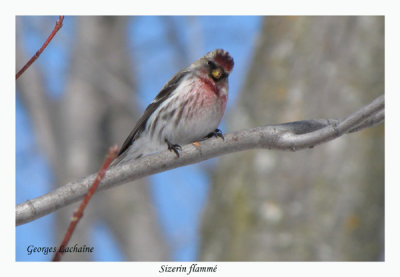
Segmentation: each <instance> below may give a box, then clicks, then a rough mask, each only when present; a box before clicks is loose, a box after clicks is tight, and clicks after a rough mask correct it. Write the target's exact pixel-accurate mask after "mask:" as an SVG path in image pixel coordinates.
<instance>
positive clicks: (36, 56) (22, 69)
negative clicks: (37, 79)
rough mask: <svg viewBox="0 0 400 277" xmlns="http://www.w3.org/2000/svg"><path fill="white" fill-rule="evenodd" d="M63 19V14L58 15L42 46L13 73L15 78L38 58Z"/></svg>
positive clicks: (59, 27) (60, 25)
mask: <svg viewBox="0 0 400 277" xmlns="http://www.w3.org/2000/svg"><path fill="white" fill-rule="evenodd" d="M63 21H64V16H63V15H61V16H59V17H58V20H57V22H56V26H54V29H53V31H52V32H51V34H50V36H49V37H48V38H47V40H46V41H45V42H44V43H43V45H42V47H41V48H40V49H39V50H38V51H36V54H35V55H33V57H32V58H31V59H30V60H29V61H28V62H27V63H26V64H25V65H24V67H22V68H21V69H20V71H18V73H17V74H16V75H15V80H17V79H18V78H19V76H21V75H22V73H24V72H25V70H27V69H28V67H29V66H31V64H32V63H33V62H34V61H36V59H37V58H39V56H40V54H42V52H43V50H44V49H45V48H46V47H47V45H48V44H49V43H50V41H51V40H52V39H53V37H54V36H55V35H56V33H57V32H58V30H60V29H61V27H62V25H63V24H62V23H63Z"/></svg>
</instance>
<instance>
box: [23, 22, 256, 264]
mask: <svg viewBox="0 0 400 277" xmlns="http://www.w3.org/2000/svg"><path fill="white" fill-rule="evenodd" d="M75 19H76V18H74V17H66V18H65V20H64V26H63V28H62V29H61V30H60V32H62V33H63V34H62V35H64V36H68V38H69V39H70V40H71V45H73V41H74V35H75ZM170 19H171V20H172V21H173V23H174V24H175V25H176V26H177V30H178V36H179V38H180V40H181V41H182V43H183V46H184V48H183V49H185V50H184V53H182V56H183V58H182V61H186V60H189V61H190V62H193V61H195V60H197V59H198V58H199V57H201V56H202V55H204V54H205V53H206V52H208V51H210V50H213V49H216V48H223V49H225V50H228V51H229V52H230V53H231V55H232V56H233V57H234V59H235V68H234V70H233V72H232V74H231V76H230V96H229V97H230V98H229V102H228V106H227V109H230V108H232V107H233V105H234V103H235V100H236V99H237V95H238V93H239V91H240V88H241V86H242V84H243V81H244V78H245V77H246V72H247V68H248V66H249V63H250V61H251V55H252V52H253V48H254V44H255V41H256V38H257V34H258V32H259V30H260V27H261V18H260V17H254V16H202V17H196V18H193V17H192V18H190V17H181V16H180V17H172V18H170ZM24 20H29V21H30V23H31V24H25V27H24V29H23V30H22V36H23V37H24V41H25V45H22V47H24V49H25V52H26V53H29V55H33V54H34V53H35V52H36V51H37V49H39V48H40V46H41V44H42V43H43V42H44V40H45V38H46V37H47V36H48V34H43V33H40V32H38V31H37V29H36V28H35V22H36V23H38V22H40V21H43V20H47V22H48V24H49V26H51V28H52V27H53V26H54V24H55V21H56V20H57V17H45V18H43V17H29V18H24ZM163 20H164V19H162V18H160V17H156V16H140V17H135V18H133V20H131V23H130V25H129V28H128V34H127V36H128V44H129V49H131V50H132V53H133V54H134V59H135V61H136V63H138V64H141V65H142V66H140V67H138V68H135V70H136V73H137V76H136V78H137V81H138V90H139V101H140V104H141V107H142V109H143V110H144V109H145V107H146V106H147V105H148V104H149V103H150V102H151V101H152V99H153V98H154V96H155V95H156V94H157V93H158V91H159V90H160V88H161V87H162V86H163V84H164V83H165V82H167V81H168V80H169V79H170V78H171V77H172V76H173V75H174V74H175V73H176V72H177V71H179V70H180V69H182V64H181V63H182V62H181V61H176V59H175V58H174V57H176V55H175V54H174V49H172V47H171V45H170V44H169V43H168V41H167V40H166V39H165V37H166V35H165V33H166V30H165V25H164V21H163ZM132 22H134V24H133V23H132ZM32 23H33V24H32ZM60 32H59V34H57V36H59V35H60ZM149 45H150V47H149ZM69 46H70V45H62V44H60V43H57V42H52V43H51V44H50V45H49V46H48V48H47V49H46V50H45V51H44V53H43V54H42V55H41V56H40V58H39V59H38V60H37V65H36V66H40V67H41V68H42V69H43V71H44V73H45V74H44V75H45V76H44V78H45V79H44V81H45V84H46V88H47V89H48V90H49V92H50V95H49V97H54V98H56V99H57V98H58V97H59V96H60V95H62V92H63V90H64V86H65V82H66V79H65V76H67V74H65V73H66V70H67V69H68V61H69V57H70V54H71V53H70V51H69V49H71V47H69ZM149 57H152V58H150V59H149ZM145 59H146V60H145ZM160 64H162V65H163V66H162V67H160V66H159V65H160ZM187 65H188V64H183V66H187ZM28 70H29V69H28ZM150 74H151V76H150ZM154 80H156V81H154ZM221 129H222V130H223V131H227V130H225V128H224V122H222V124H221ZM216 162H218V161H217V160H216V159H213V160H210V161H206V162H203V163H200V164H197V165H191V166H186V167H183V168H178V169H175V170H171V171H168V172H163V173H159V174H156V175H153V176H151V177H150V181H151V191H152V197H153V200H154V205H155V206H156V209H157V212H158V215H159V218H160V221H161V226H162V231H163V232H164V237H165V238H166V239H167V240H168V244H169V246H170V247H171V249H172V257H171V258H172V259H173V260H175V261H190V260H196V258H197V252H198V246H199V226H200V225H199V224H200V218H201V213H202V211H203V209H204V205H205V204H206V202H207V197H208V191H209V186H210V180H209V177H208V175H207V172H206V171H207V169H210V168H211V166H212V165H213V164H215V163H216ZM28 179H29V180H30V182H29V184H28V183H26V182H25V181H24V180H28ZM51 182H52V173H51V172H50V170H49V166H48V165H47V163H46V159H45V157H43V156H41V152H40V151H39V149H38V143H37V141H35V133H34V130H33V129H32V125H31V121H30V118H29V114H28V113H27V111H26V110H25V108H24V107H23V105H22V103H21V101H20V99H19V98H18V92H16V203H21V202H24V201H26V200H27V199H32V198H34V197H37V196H40V195H42V194H44V193H46V192H48V191H49V190H50V184H51ZM183 196H184V197H183ZM89 205H90V204H89ZM83 220H84V219H83ZM53 224H54V216H53V215H48V216H46V217H43V218H41V219H39V220H36V221H34V222H31V223H29V224H25V225H22V226H18V227H17V228H16V260H17V261H39V260H43V261H47V260H50V259H51V255H47V256H46V255H28V253H27V251H26V248H27V247H28V246H29V245H31V244H32V245H36V246H40V245H43V246H55V245H58V244H59V242H56V241H54V234H52V232H51V230H53V228H52V226H53ZM91 237H92V240H93V241H92V242H88V244H93V245H96V254H95V256H94V257H93V259H94V260H101V261H117V260H124V257H123V255H122V253H121V251H120V250H119V247H118V245H117V243H116V240H115V238H113V235H112V234H111V232H110V231H109V230H108V228H107V226H106V225H105V224H104V223H102V222H98V223H97V224H95V226H94V227H93V235H92V236H91ZM103 250H104V251H103Z"/></svg>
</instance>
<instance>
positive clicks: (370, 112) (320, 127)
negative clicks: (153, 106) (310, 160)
mask: <svg viewBox="0 0 400 277" xmlns="http://www.w3.org/2000/svg"><path fill="white" fill-rule="evenodd" d="M384 105H385V104H384V96H383V95H381V96H379V97H378V98H376V99H375V100H374V101H372V102H371V103H370V104H369V105H367V106H365V107H363V108H361V109H360V110H358V111H356V112H354V113H353V114H351V115H350V116H348V117H346V118H345V119H343V120H341V121H339V120H331V119H314V120H305V121H296V122H290V123H285V124H279V125H269V126H264V127H257V128H253V129H247V130H243V131H238V132H233V133H229V134H226V135H225V140H221V139H219V138H213V139H208V140H205V141H202V142H201V143H200V146H198V144H188V145H185V146H183V147H182V152H181V153H180V154H181V155H180V157H179V158H176V155H175V154H174V153H171V152H170V151H163V152H160V153H156V154H154V155H150V156H146V157H143V158H141V159H139V160H134V161H132V162H129V163H126V164H121V165H119V166H116V167H113V168H110V169H109V170H108V171H107V173H106V176H105V178H104V179H103V181H102V183H101V184H100V186H99V190H100V189H101V190H103V189H107V188H110V187H113V186H116V185H120V184H123V183H126V182H129V181H134V180H137V179H139V178H143V177H146V176H149V175H152V174H155V173H159V172H162V171H166V170H169V169H173V168H177V167H180V166H185V165H189V164H194V163H198V162H201V161H204V160H207V159H211V158H214V157H217V156H220V155H224V154H228V153H234V152H238V151H243V150H247V149H255V148H267V149H280V150H291V151H296V150H301V149H304V148H311V147H314V146H315V145H318V144H321V143H323V142H327V141H330V140H333V139H335V138H337V137H340V136H341V135H343V134H346V133H348V132H350V131H355V130H361V129H363V128H366V127H368V126H372V125H375V124H377V123H378V122H382V120H383V117H384ZM368 124H370V125H368ZM95 178H96V175H95V174H93V175H90V176H88V177H86V178H83V179H81V180H79V181H75V182H71V183H68V184H66V185H65V186H62V187H60V188H58V189H56V190H54V191H52V192H49V193H47V194H45V195H43V196H40V197H38V198H35V199H33V200H28V201H26V202H25V203H22V204H19V205H17V207H16V224H17V225H21V224H24V223H27V222H30V221H33V220H35V219H36V218H39V217H42V216H44V215H46V214H49V213H51V212H53V211H55V210H57V209H59V208H62V207H64V206H66V205H68V204H71V203H73V202H75V201H77V200H79V199H80V198H82V197H83V195H85V193H86V192H87V190H88V188H89V186H90V185H91V184H92V183H93V181H94V179H95Z"/></svg>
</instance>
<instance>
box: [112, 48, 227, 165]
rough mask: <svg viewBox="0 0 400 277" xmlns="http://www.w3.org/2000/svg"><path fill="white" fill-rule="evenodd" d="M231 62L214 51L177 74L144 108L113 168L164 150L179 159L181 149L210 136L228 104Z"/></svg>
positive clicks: (215, 134)
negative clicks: (172, 152) (172, 153)
mask: <svg viewBox="0 0 400 277" xmlns="http://www.w3.org/2000/svg"><path fill="white" fill-rule="evenodd" d="M232 68H233V59H232V57H231V56H230V55H229V53H228V52H226V51H224V50H222V49H217V50H214V51H211V52H209V53H207V54H206V55H205V56H204V57H202V58H201V59H199V60H198V61H196V62H194V63H193V64H191V65H190V66H188V67H187V68H185V69H183V70H182V71H180V72H178V73H177V74H176V75H175V76H174V77H172V79H171V80H169V81H168V83H167V84H166V85H165V86H164V87H163V88H162V89H161V91H160V93H159V94H158V95H157V96H156V98H155V99H154V100H153V102H151V104H150V105H149V106H148V107H147V108H146V110H145V111H144V113H143V115H142V116H141V117H140V118H139V120H138V122H137V123H136V125H135V127H134V128H133V130H132V132H131V133H130V134H129V136H128V138H127V139H126V140H125V142H124V143H123V145H122V147H121V150H120V152H119V154H118V157H117V159H116V160H115V161H114V163H113V164H114V165H115V164H117V163H119V162H121V161H123V162H126V161H129V160H133V159H138V158H140V157H142V156H144V155H148V154H151V153H154V152H158V151H161V150H164V149H169V150H171V151H174V152H175V154H176V155H177V156H178V157H179V150H181V146H180V145H184V144H187V143H191V142H195V141H199V140H202V139H204V138H206V137H211V136H221V137H222V138H223V136H222V134H221V133H220V131H219V130H218V129H217V127H218V124H219V122H220V121H221V118H222V116H223V114H224V111H225V106H226V102H227V100H228V75H229V73H230V72H231V71H232Z"/></svg>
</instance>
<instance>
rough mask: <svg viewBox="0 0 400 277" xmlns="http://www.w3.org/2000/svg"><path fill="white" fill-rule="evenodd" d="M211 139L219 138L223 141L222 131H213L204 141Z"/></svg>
mask: <svg viewBox="0 0 400 277" xmlns="http://www.w3.org/2000/svg"><path fill="white" fill-rule="evenodd" d="M212 137H220V138H222V140H225V138H224V135H223V134H222V131H221V130H220V129H215V130H214V132H211V133H209V134H208V135H207V136H206V137H205V138H204V139H202V140H205V139H209V138H212Z"/></svg>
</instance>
